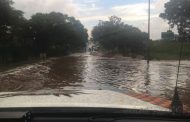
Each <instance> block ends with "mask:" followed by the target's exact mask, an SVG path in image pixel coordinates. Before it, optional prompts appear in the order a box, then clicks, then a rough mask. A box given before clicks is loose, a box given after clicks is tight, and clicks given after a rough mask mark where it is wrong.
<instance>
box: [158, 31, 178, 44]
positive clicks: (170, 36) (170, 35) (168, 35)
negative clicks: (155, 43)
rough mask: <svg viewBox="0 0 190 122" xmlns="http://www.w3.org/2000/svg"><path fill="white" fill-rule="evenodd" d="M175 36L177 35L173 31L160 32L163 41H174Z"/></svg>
mask: <svg viewBox="0 0 190 122" xmlns="http://www.w3.org/2000/svg"><path fill="white" fill-rule="evenodd" d="M176 36H177V35H175V34H174V32H172V31H171V30H168V31H167V32H162V33H161V37H162V40H164V41H175V40H176Z"/></svg>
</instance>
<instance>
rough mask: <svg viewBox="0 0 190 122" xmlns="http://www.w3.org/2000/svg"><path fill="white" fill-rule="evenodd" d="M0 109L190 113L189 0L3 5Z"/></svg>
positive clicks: (1, 0)
mask: <svg viewBox="0 0 190 122" xmlns="http://www.w3.org/2000/svg"><path fill="white" fill-rule="evenodd" d="M0 11H1V12H0V84H1V85H0V108H10V107H107V108H126V109H129V108H130V109H143V110H157V111H172V112H188V111H190V61H189V60H190V1H189V0H0Z"/></svg>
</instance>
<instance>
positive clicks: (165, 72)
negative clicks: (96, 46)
mask: <svg viewBox="0 0 190 122" xmlns="http://www.w3.org/2000/svg"><path fill="white" fill-rule="evenodd" d="M176 66H177V61H151V62H150V64H149V65H148V66H147V64H146V61H144V60H137V59H131V58H126V57H115V58H106V57H98V56H90V55H84V54H82V55H81V54H79V55H73V56H67V57H62V58H57V59H52V60H50V61H48V62H46V63H40V64H34V65H30V66H24V67H20V68H17V69H14V70H11V71H9V72H4V73H1V74H0V83H1V86H0V91H1V92H11V91H28V90H29V91H35V90H44V89H51V90H52V89H56V90H57V89H58V90H68V89H75V90H79V89H97V90H101V89H106V90H116V91H120V92H127V91H129V90H132V91H135V92H140V93H147V94H150V95H153V96H161V97H165V98H169V99H171V98H172V95H173V89H174V87H175V81H176V68H177V67H176ZM179 81H180V84H179V86H180V94H181V97H182V99H183V101H184V102H185V104H187V105H189V106H190V102H189V101H190V62H189V61H183V62H182V67H181V70H180V77H179Z"/></svg>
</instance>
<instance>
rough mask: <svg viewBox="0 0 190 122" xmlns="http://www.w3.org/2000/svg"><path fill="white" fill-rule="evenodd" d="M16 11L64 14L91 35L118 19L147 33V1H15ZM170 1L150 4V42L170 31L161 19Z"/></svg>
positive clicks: (155, 0)
mask: <svg viewBox="0 0 190 122" xmlns="http://www.w3.org/2000/svg"><path fill="white" fill-rule="evenodd" d="M13 1H14V2H15V4H14V7H15V8H17V9H19V10H22V11H24V16H25V17H27V18H30V16H31V15H33V14H35V13H37V12H44V13H47V12H51V11H56V12H61V13H64V14H68V15H70V16H74V17H75V18H77V19H79V20H80V21H81V22H82V23H83V24H84V26H85V27H86V28H87V29H88V31H89V34H90V31H91V30H92V28H93V26H95V25H97V23H98V20H108V17H109V16H111V15H116V16H118V17H120V18H122V20H123V21H124V22H125V23H126V24H130V25H133V26H135V27H138V28H139V29H141V30H142V31H145V32H147V10H148V9H147V8H148V3H147V2H148V0H13ZM167 1H168V0H151V38H152V39H160V38H161V32H163V31H167V30H168V29H169V26H168V24H167V21H163V20H162V19H161V18H159V13H161V12H163V11H164V4H165V3H166V2H167Z"/></svg>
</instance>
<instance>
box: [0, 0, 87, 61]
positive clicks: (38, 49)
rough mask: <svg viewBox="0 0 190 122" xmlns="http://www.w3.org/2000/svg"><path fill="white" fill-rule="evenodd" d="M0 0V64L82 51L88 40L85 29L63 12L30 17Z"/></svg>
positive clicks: (9, 3)
mask: <svg viewBox="0 0 190 122" xmlns="http://www.w3.org/2000/svg"><path fill="white" fill-rule="evenodd" d="M12 4H13V2H12V1H11V0H0V12H1V13H0V64H4V63H9V62H17V61H22V60H26V59H29V58H35V57H39V55H40V54H41V53H46V54H47V55H48V56H60V55H66V54H69V53H71V52H76V51H82V50H84V48H85V47H86V43H87V41H88V34H87V29H85V28H84V26H83V25H82V24H81V22H80V21H79V20H77V19H75V18H74V17H69V16H68V15H66V14H62V13H58V12H51V13H36V14H34V15H33V16H32V17H31V18H30V19H26V18H25V17H24V16H23V12H22V11H20V10H16V9H15V8H13V7H12Z"/></svg>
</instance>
